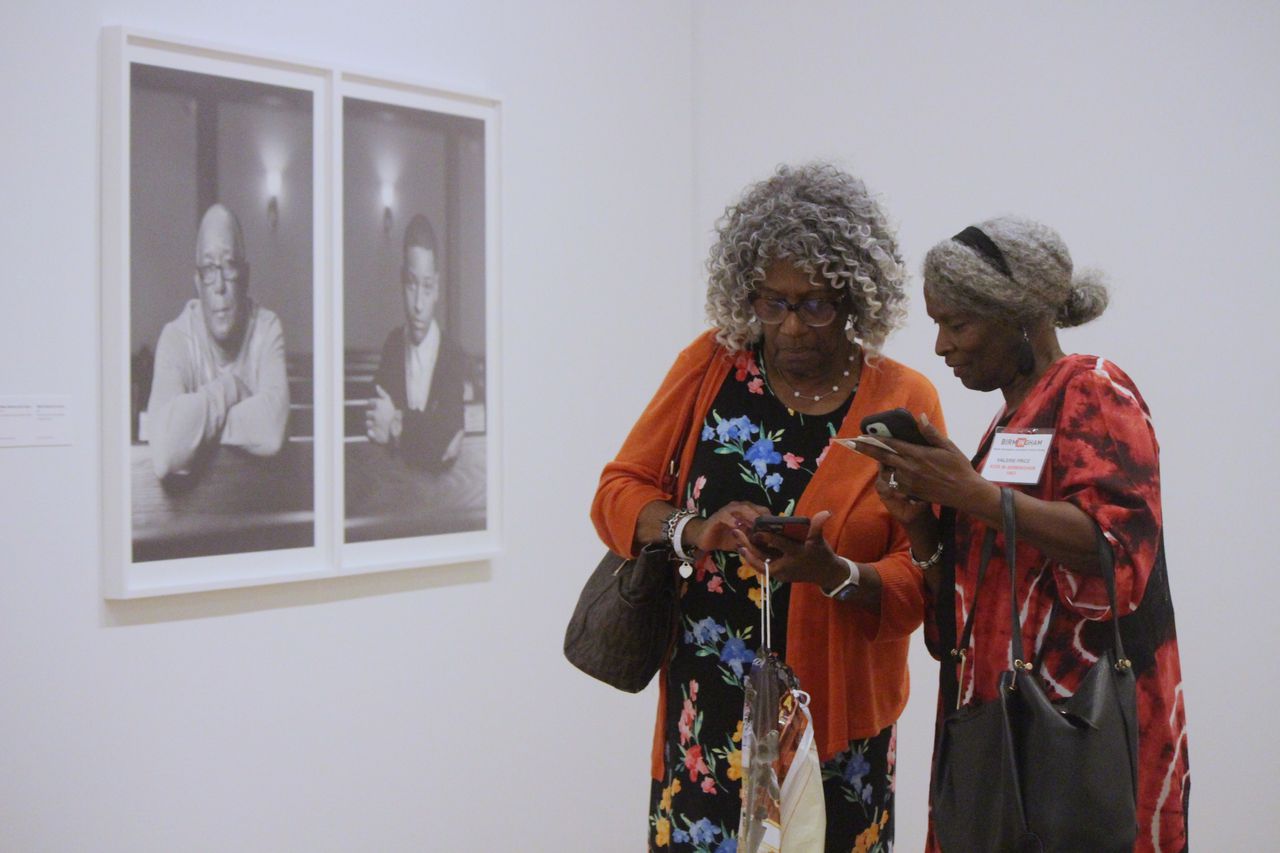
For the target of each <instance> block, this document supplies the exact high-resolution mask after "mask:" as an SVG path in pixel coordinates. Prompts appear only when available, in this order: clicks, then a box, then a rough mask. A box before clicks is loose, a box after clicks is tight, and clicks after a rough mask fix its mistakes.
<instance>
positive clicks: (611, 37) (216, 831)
mask: <svg viewBox="0 0 1280 853" xmlns="http://www.w3.org/2000/svg"><path fill="white" fill-rule="evenodd" d="M110 24H124V25H128V26H131V27H136V28H139V29H144V30H149V31H154V32H157V33H161V34H169V35H174V36H178V37H187V38H195V39H202V40H206V41H210V42H214V43H221V44H226V45H229V46H233V47H238V48H241V49H245V50H249V51H260V52H267V53H271V54H278V55H282V56H285V57H297V58H300V59H304V60H312V61H317V62H330V63H333V64H335V65H340V66H341V67H344V68H348V69H356V70H366V69H367V70H369V71H371V72H375V73H380V74H383V75H385V76H388V77H391V78H405V79H408V80H413V81H422V82H425V83H431V84H436V85H440V86H444V87H450V86H452V87H457V88H461V89H464V90H467V91H475V92H478V93H481V94H488V95H493V96H496V97H498V98H500V99H501V100H502V104H503V106H502V116H501V122H502V138H501V144H502V152H501V206H502V209H501V216H502V223H501V228H502V231H501V234H500V239H501V247H502V250H501V259H500V260H501V273H502V290H503V296H502V304H501V311H502V315H501V316H502V351H503V353H504V356H505V358H504V361H503V364H502V379H503V388H504V391H505V399H504V400H503V408H502V410H501V416H502V417H503V419H504V423H505V428H504V430H503V435H504V446H503V448H502V455H503V458H504V460H505V471H504V476H503V479H504V484H505V494H504V496H503V504H502V510H503V512H502V517H503V519H504V525H505V527H504V538H505V543H506V550H505V553H504V554H503V556H502V557H501V558H499V559H497V560H494V561H493V563H492V564H491V565H488V566H484V565H479V566H477V565H470V566H459V567H453V568H447V569H433V570H419V571H408V572H400V573H392V574H383V575H375V576H367V577H363V578H350V579H344V580H336V581H328V582H323V583H304V584H295V585H278V586H273V587H265V588H260V589H241V590H234V591H227V592H219V593H213V594H198V595H188V596H175V597H169V598H165V599H156V600H146V601H133V602H119V603H112V604H106V603H104V602H103V600H102V598H101V595H100V592H99V586H98V576H97V575H98V573H97V563H98V548H97V537H98V524H99V509H98V497H97V495H98V487H99V474H98V458H99V452H98V447H97V426H96V423H97V415H96V407H97V390H96V388H97V384H96V383H97V372H98V357H97V338H98V319H97V299H98V275H99V271H98V226H97V220H98V169H99V166H98V149H99V142H98V133H99V131H98V49H99V47H98V38H99V29H100V27H101V26H103V25H110ZM690 25H691V16H690V12H689V5H688V3H684V2H680V3H665V2H659V3H646V4H632V3H626V2H607V3H600V2H575V3H559V2H558V3H545V4H534V3H514V2H467V3H444V2H412V3H409V2H382V0H369V2H363V3H360V4H358V6H356V7H352V6H350V5H349V4H339V3H329V4H324V3H321V4H316V3H313V2H300V1H299V0H283V2H277V3H269V4H264V3H260V2H245V0H227V2H220V3H216V4H212V3H211V4H196V3H173V2H148V0H125V2H50V3H39V4H37V3H26V2H15V0H0V122H2V123H3V125H2V131H3V132H2V133H0V152H3V157H0V198H2V199H3V203H4V206H5V208H6V210H7V211H8V213H7V214H6V215H5V216H4V217H3V221H4V222H5V224H6V227H3V228H0V257H2V258H4V259H5V261H4V264H3V284H0V288H2V290H0V294H2V296H0V300H2V301H0V304H2V305H3V308H4V310H3V311H2V312H0V394H24V393H43V392H51V393H65V394H69V395H71V396H72V399H73V401H74V403H75V405H76V406H77V407H78V413H77V422H76V441H75V444H74V445H73V446H71V447H63V448H35V449H15V450H0V484H2V485H0V543H3V546H2V547H3V563H2V565H3V570H2V571H0V851H4V853H11V851H12V853H27V851H92V852H93V853H106V852H107V851H130V853H136V852H137V851H164V852H165V853H168V851H244V852H245V853H249V851H253V853H267V851H272V853H274V852H275V851H308V853H310V851H409V850H438V851H491V850H508V849H523V850H540V851H563V850H582V851H589V850H608V849H635V847H636V846H637V845H636V842H637V840H638V839H639V840H640V842H639V843H640V844H642V843H643V841H642V839H643V837H644V820H645V799H646V797H647V794H648V783H647V773H646V770H647V767H648V764H647V758H648V743H649V737H650V732H651V728H650V727H651V721H652V700H651V699H650V698H648V697H642V698H636V697H630V696H624V695H622V694H616V695H615V694H614V693H612V692H610V691H608V690H607V689H605V688H603V687H602V686H598V685H596V684H595V683H594V682H591V681H590V680H589V679H587V678H585V677H583V676H581V675H579V674H577V673H576V671H575V670H573V669H572V668H571V667H569V666H568V664H566V663H565V662H564V660H563V658H562V657H561V654H560V643H561V639H562V632H563V629H564V621H565V619H566V618H567V616H568V613H569V610H570V609H571V607H572V604H573V601H574V598H575V596H576V594H577V589H578V586H579V585H580V579H581V578H582V577H583V576H584V574H585V572H586V571H588V570H589V569H590V568H591V567H592V566H594V565H595V561H596V560H598V559H599V557H600V553H601V551H602V548H601V546H600V545H599V544H598V543H597V542H595V541H594V534H593V532H592V531H591V526H590V523H589V521H588V519H587V510H588V507H589V504H590V499H591V494H592V492H593V489H594V484H595V480H596V477H597V476H598V474H599V468H600V465H601V464H602V462H603V460H604V459H605V458H606V457H608V456H609V455H610V454H612V453H613V452H614V451H615V450H616V449H617V445H618V444H619V443H620V441H621V438H622V434H621V430H622V429H623V428H624V425H625V424H626V422H627V421H628V420H629V419H630V418H632V417H633V416H634V414H635V413H636V411H637V410H638V406H639V405H640V399H639V395H640V394H642V393H647V392H643V391H641V390H640V389H647V388H649V387H651V386H652V385H654V384H655V383H656V382H657V381H658V379H659V378H660V377H661V375H662V373H663V371H664V370H665V367H666V365H665V364H664V363H662V362H664V361H665V359H666V358H667V354H668V353H671V352H674V350H675V348H676V347H677V346H679V345H680V343H681V342H682V341H683V340H684V339H685V338H687V337H688V335H689V333H690V332H691V330H692V328H693V324H694V321H693V319H692V318H678V321H677V322H675V323H672V322H669V321H664V322H651V321H648V320H641V319H640V318H648V317H651V316H657V315H658V314H659V313H662V312H665V315H666V316H667V317H670V316H671V315H672V313H673V310H672V306H682V305H684V304H686V294H687V288H688V287H689V283H690V280H691V277H692V274H693V273H692V267H693V261H692V258H693V255H694V252H693V248H692V243H693V229H692V218H691V198H692V189H693V173H692V157H693V150H692V134H691V122H692V114H691V104H690V94H691V82H690V73H689V71H690V63H691V38H690V29H689V28H690ZM174 287H175V288H177V289H181V290H183V291H184V292H186V291H187V289H189V287H190V279H189V277H188V278H187V279H185V280H183V281H175V282H174ZM674 313H678V312H674ZM647 348H652V350H653V351H654V352H655V353H658V354H659V355H656V356H652V357H645V356H643V353H644V352H645V351H646V349H647ZM617 389H636V390H635V393H630V392H628V393H621V392H619V391H618V390H617Z"/></svg>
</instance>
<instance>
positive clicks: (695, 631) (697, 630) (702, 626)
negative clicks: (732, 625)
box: [684, 616, 728, 643]
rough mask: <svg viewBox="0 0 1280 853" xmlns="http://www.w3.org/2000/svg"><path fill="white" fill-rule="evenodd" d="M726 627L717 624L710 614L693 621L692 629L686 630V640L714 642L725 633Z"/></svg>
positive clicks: (688, 641) (689, 641)
mask: <svg viewBox="0 0 1280 853" xmlns="http://www.w3.org/2000/svg"><path fill="white" fill-rule="evenodd" d="M727 630H728V629H726V628H725V627H724V626H723V625H717V624H716V622H715V620H714V619H712V618H711V617H710V616H707V617H706V618H704V619H699V620H698V621H697V622H694V623H693V626H692V630H689V631H686V632H685V635H684V636H685V642H687V643H714V642H715V641H716V640H718V639H720V635H721V634H723V633H725V632H726V631H727Z"/></svg>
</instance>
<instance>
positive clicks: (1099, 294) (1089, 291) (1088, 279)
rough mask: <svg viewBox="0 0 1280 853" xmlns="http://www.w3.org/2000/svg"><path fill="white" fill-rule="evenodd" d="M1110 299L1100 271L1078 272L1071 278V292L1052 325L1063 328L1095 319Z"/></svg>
mask: <svg viewBox="0 0 1280 853" xmlns="http://www.w3.org/2000/svg"><path fill="white" fill-rule="evenodd" d="M1110 300H1111V297H1110V294H1108V292H1107V285H1106V283H1105V282H1104V280H1103V276H1102V273H1101V272H1099V271H1097V270H1084V271H1082V272H1079V273H1077V274H1076V275H1074V276H1072V278H1071V292H1070V293H1068V294H1067V301H1066V302H1064V303H1062V306H1061V307H1060V308H1059V309H1058V314H1057V316H1056V317H1054V321H1053V322H1054V325H1056V326H1058V327H1059V328H1064V329H1065V328H1069V327H1071V326H1081V325H1083V324H1085V323H1088V322H1089V321H1090V320H1095V319H1097V318H1098V317H1101V316H1102V312H1103V311H1106V310H1107V303H1108V302H1110Z"/></svg>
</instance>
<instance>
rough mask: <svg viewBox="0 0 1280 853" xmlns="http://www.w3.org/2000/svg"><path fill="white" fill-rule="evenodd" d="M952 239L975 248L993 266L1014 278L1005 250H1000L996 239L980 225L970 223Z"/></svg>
mask: <svg viewBox="0 0 1280 853" xmlns="http://www.w3.org/2000/svg"><path fill="white" fill-rule="evenodd" d="M951 239H952V240H955V241H956V242H957V243H963V244H964V245H966V246H968V247H969V248H970V249H973V250H974V251H975V252H977V253H978V254H979V255H982V257H983V258H985V259H986V261H987V263H989V264H991V266H993V267H995V268H996V269H998V270H1000V272H1002V273H1004V274H1005V275H1007V276H1009V278H1013V273H1011V272H1009V264H1008V262H1007V261H1005V259H1004V252H1002V251H1000V247H999V246H997V245H996V242H995V240H992V239H991V238H990V237H988V236H987V232H985V231H983V230H982V229H981V228H979V227H978V226H976V225H970V226H969V227H968V228H966V229H964V230H963V231H961V232H960V233H959V234H957V235H956V236H954V237H952V238H951Z"/></svg>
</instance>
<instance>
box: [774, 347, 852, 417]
mask: <svg viewBox="0 0 1280 853" xmlns="http://www.w3.org/2000/svg"><path fill="white" fill-rule="evenodd" d="M857 357H858V350H857V348H856V347H855V348H854V350H853V352H851V353H849V364H850V367H847V368H845V370H844V371H843V372H842V373H841V374H840V378H841V381H840V382H837V383H836V384H835V385H832V386H831V390H830V391H827V392H826V393H823V394H801V393H800V392H799V391H797V390H796V388H795V386H794V385H791V383H790V382H789V381H787V377H785V376H783V375H782V371H778V378H779V379H781V380H782V381H783V382H786V384H787V385H790V386H791V396H793V397H795V398H796V399H800V398H802V397H803V398H805V399H808V400H812V401H813V402H815V403H818V402H821V401H822V400H824V399H826V398H827V397H830V396H831V395H832V394H834V393H836V392H837V391H839V390H840V386H841V385H842V384H844V380H845V379H848V378H849V374H850V372H852V370H853V367H852V365H853V361H854V359H855V358H857ZM762 363H763V362H762ZM765 381H768V370H767V368H766V370H765Z"/></svg>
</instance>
